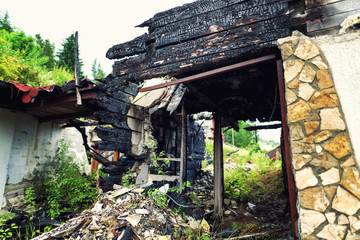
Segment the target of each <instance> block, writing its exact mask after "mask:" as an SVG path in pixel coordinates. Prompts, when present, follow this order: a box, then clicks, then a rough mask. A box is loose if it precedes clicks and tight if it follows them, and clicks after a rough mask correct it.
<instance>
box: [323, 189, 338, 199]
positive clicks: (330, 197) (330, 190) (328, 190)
mask: <svg viewBox="0 0 360 240" xmlns="http://www.w3.org/2000/svg"><path fill="white" fill-rule="evenodd" d="M324 189H325V192H326V194H327V196H328V197H329V199H330V200H331V199H332V198H333V197H334V194H335V192H336V187H335V186H326V187H324Z"/></svg>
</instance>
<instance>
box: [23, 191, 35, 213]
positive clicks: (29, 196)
mask: <svg viewBox="0 0 360 240" xmlns="http://www.w3.org/2000/svg"><path fill="white" fill-rule="evenodd" d="M25 204H26V206H27V208H28V209H29V210H28V212H29V215H30V216H31V217H32V215H33V214H34V211H35V191H34V189H33V187H29V188H27V189H26V191H25Z"/></svg>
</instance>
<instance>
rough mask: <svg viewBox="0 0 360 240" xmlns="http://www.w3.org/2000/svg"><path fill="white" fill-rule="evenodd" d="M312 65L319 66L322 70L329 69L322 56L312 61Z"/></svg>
mask: <svg viewBox="0 0 360 240" xmlns="http://www.w3.org/2000/svg"><path fill="white" fill-rule="evenodd" d="M311 63H312V64H314V65H315V66H317V67H318V68H319V69H320V70H325V69H328V66H327V64H326V63H325V62H324V60H323V59H322V58H321V57H320V56H317V57H315V58H314V59H312V60H311Z"/></svg>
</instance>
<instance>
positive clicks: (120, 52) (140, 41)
mask: <svg viewBox="0 0 360 240" xmlns="http://www.w3.org/2000/svg"><path fill="white" fill-rule="evenodd" d="M146 38H147V37H146V35H145V34H143V35H141V36H139V37H137V38H135V39H133V40H131V41H128V42H126V43H122V44H117V45H115V46H113V47H111V48H110V49H109V50H108V51H107V52H106V57H107V58H109V59H116V58H122V57H126V56H132V55H135V54H139V53H143V52H145V51H146V46H145V41H146Z"/></svg>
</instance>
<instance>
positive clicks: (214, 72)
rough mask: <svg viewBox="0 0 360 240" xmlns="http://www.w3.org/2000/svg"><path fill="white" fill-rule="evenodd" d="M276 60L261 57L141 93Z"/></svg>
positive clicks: (146, 89)
mask: <svg viewBox="0 0 360 240" xmlns="http://www.w3.org/2000/svg"><path fill="white" fill-rule="evenodd" d="M274 59H276V56H275V54H271V55H267V56H263V57H259V58H254V59H251V60H247V61H244V62H240V63H236V64H232V65H228V66H225V67H221V68H217V69H213V70H210V71H207V72H203V73H199V74H195V75H192V76H189V77H185V78H180V79H177V80H175V81H171V82H166V83H161V84H158V85H154V86H150V87H145V88H141V89H140V90H139V92H147V91H151V90H156V89H160V88H164V87H168V86H172V85H175V84H180V83H188V82H192V81H196V80H199V79H203V78H207V77H211V76H214V75H218V74H221V73H226V72H229V71H233V70H236V69H239V68H243V67H248V66H251V65H255V64H259V63H263V62H267V61H270V60H274Z"/></svg>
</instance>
